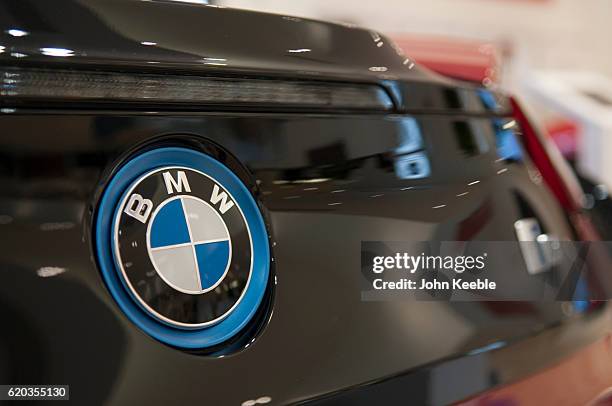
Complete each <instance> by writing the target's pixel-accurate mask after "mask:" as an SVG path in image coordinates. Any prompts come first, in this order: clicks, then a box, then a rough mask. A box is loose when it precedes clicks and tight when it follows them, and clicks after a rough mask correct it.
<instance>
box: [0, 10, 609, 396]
mask: <svg viewBox="0 0 612 406" xmlns="http://www.w3.org/2000/svg"><path fill="white" fill-rule="evenodd" d="M0 29H1V30H2V33H0V46H2V48H0V49H2V52H1V53H0V75H2V80H3V82H2V85H1V86H2V87H1V88H0V89H1V92H2V93H1V98H0V104H1V108H2V110H1V113H0V134H1V135H0V241H1V243H2V244H1V248H0V315H1V317H0V320H1V321H2V323H3V325H4V328H3V329H2V333H0V359H1V360H2V362H1V363H0V383H2V384H68V385H70V392H71V393H70V398H71V400H72V401H73V402H75V403H77V404H90V405H92V404H196V403H198V404H201V403H204V404H212V405H222V404H223V405H224V404H229V405H240V404H243V403H244V402H248V401H255V400H257V399H260V400H261V401H262V403H263V402H271V403H272V404H287V403H293V402H314V403H315V404H338V403H340V404H359V403H370V404H371V403H373V402H377V403H378V402H380V403H379V404H446V403H452V402H457V401H460V400H462V399H465V398H468V397H470V396H474V395H476V394H479V393H481V392H484V391H487V390H489V389H491V388H493V387H496V386H498V385H504V384H507V383H509V382H512V381H516V380H517V379H520V378H523V377H526V376H528V375H530V374H532V373H535V372H537V371H540V370H543V369H544V368H546V367H548V366H550V365H553V364H554V363H555V362H558V361H559V360H561V359H563V358H564V357H566V356H567V355H568V354H571V353H573V352H575V351H577V350H578V349H579V348H582V347H583V346H585V345H587V344H588V343H592V342H595V341H597V340H598V339H600V338H602V337H605V335H606V334H607V332H608V331H609V326H610V313H609V311H608V310H607V307H606V306H598V307H597V308H589V309H588V310H587V311H584V312H576V311H568V306H569V309H571V308H572V305H571V303H570V304H564V303H560V302H532V303H514V302H465V303H451V302H444V301H432V302H421V301H418V302H395V301H389V302H363V301H361V300H360V280H361V278H362V274H361V273H360V272H359V269H360V263H359V261H360V255H359V253H360V243H361V241H373V240H377V241H401V240H419V241H425V240H439V241H445V240H463V241H465V240H490V241H496V240H499V241H505V240H516V235H515V230H514V227H513V224H514V222H515V221H516V220H519V219H521V218H524V217H536V218H538V219H539V221H540V223H541V225H542V228H543V229H545V230H547V232H549V233H550V234H554V235H556V236H559V237H562V238H565V239H572V240H573V239H580V238H584V237H583V235H582V234H581V229H580V228H579V227H578V226H577V224H579V223H580V222H579V221H577V220H576V219H577V218H580V219H582V220H581V221H583V222H584V221H588V219H585V217H584V213H582V212H581V209H579V208H576V207H572V206H571V203H568V202H569V201H570V200H571V198H572V196H571V194H572V192H571V186H569V187H567V188H565V189H563V188H562V189H561V191H556V192H555V191H554V190H552V189H551V188H550V186H549V185H550V183H549V182H548V179H543V177H542V176H540V175H538V173H539V172H538V169H541V168H538V167H537V165H536V163H534V160H533V159H532V158H531V157H530V154H529V151H528V150H527V149H526V148H525V147H522V149H521V154H520V157H517V156H514V157H513V158H512V159H509V158H508V157H504V156H500V155H499V148H498V147H499V145H498V143H497V142H496V141H497V140H498V138H499V137H500V133H501V132H502V131H503V127H504V126H505V125H506V124H508V123H509V122H510V121H512V120H514V119H515V118H516V117H515V115H513V109H512V106H511V103H510V100H509V99H508V98H506V97H505V96H502V95H499V94H496V93H494V92H491V91H488V90H485V89H483V88H479V87H477V86H473V85H469V84H462V83H460V82H453V81H450V80H447V79H443V78H441V77H438V76H436V75H434V74H431V73H429V72H427V71H425V70H423V69H421V68H419V67H418V66H416V65H414V63H413V61H411V60H410V58H409V56H405V55H403V54H402V52H401V51H399V50H398V49H396V48H395V47H394V46H393V44H392V43H390V42H389V41H388V40H387V39H386V38H385V37H384V36H382V35H380V34H379V33H376V32H370V31H367V30H363V29H360V28H355V27H352V26H343V25H336V24H329V23H323V22H318V21H312V20H306V19H301V18H295V17H289V16H283V15H268V14H260V13H254V12H246V11H239V10H230V9H224V8H220V7H213V6H199V5H193V4H183V3H172V2H167V1H117V0H79V1H77V0H58V1H54V2H47V1H33V0H19V1H17V0H2V1H0ZM15 30H16V31H15ZM9 32H12V34H11V33H9ZM14 34H16V35H14ZM22 34H23V35H22ZM92 83H94V84H95V86H90V87H88V84H92ZM211 83H213V84H214V86H216V87H215V89H216V90H215V92H217V93H215V97H211V96H210V95H207V94H200V93H198V92H195V93H194V92H193V91H192V90H193V89H197V88H199V86H200V84H201V85H202V86H208V85H210V84H211ZM100 89H101V90H100ZM248 89H252V91H251V92H250V93H248V92H247V90H248ZM262 89H263V90H262ZM266 92H270V93H269V94H267V93H266ZM517 134H518V133H517ZM517 137H520V135H517ZM155 143H162V144H163V143H171V144H173V145H175V144H180V145H186V146H189V147H191V148H196V149H201V150H204V151H206V152H207V153H210V154H214V155H215V156H217V157H218V158H219V159H221V160H224V162H226V163H227V165H228V166H230V167H232V168H233V169H235V171H236V172H238V173H239V174H240V176H241V178H242V179H243V180H244V181H245V183H247V184H248V185H249V186H250V187H251V190H252V192H253V195H254V197H255V198H256V199H257V201H258V202H259V204H260V206H261V208H262V211H263V213H264V216H265V218H266V221H267V227H268V231H269V233H270V236H271V250H272V256H273V262H272V268H271V269H272V271H273V272H272V277H271V279H270V294H269V296H268V299H267V302H266V303H265V304H264V305H263V307H262V310H261V312H260V314H259V316H258V321H257V323H258V324H257V325H256V326H252V327H251V328H250V330H249V331H248V332H245V333H244V334H245V337H246V338H245V339H237V340H235V341H233V342H232V343H228V344H226V345H220V346H218V347H215V348H214V349H212V350H210V351H184V350H181V349H177V348H173V347H171V346H168V345H165V344H163V343H160V342H158V341H156V340H154V339H153V338H151V337H149V336H148V335H146V334H145V333H143V332H142V331H141V330H140V329H138V328H137V327H136V326H135V325H134V324H133V323H131V321H130V320H128V319H127V318H126V317H125V315H124V314H123V313H122V311H121V310H120V309H119V307H118V306H117V304H116V303H115V301H114V300H113V298H112V296H111V295H110V294H109V291H108V289H107V287H106V286H105V283H104V281H103V279H102V277H101V275H100V272H99V268H98V264H97V258H96V255H95V252H94V251H95V250H94V241H93V237H92V236H93V234H92V225H93V222H94V220H95V215H96V207H97V204H98V199H99V197H100V194H101V193H102V191H103V190H104V187H105V185H106V182H107V181H108V179H109V177H111V176H112V174H113V173H114V172H115V171H116V170H117V168H118V167H119V166H120V165H121V163H122V162H123V161H125V159H127V157H129V156H130V154H132V153H133V152H134V151H136V150H138V149H139V148H144V147H146V146H148V145H152V144H155ZM553 161H554V160H553ZM548 163H549V164H550V163H551V161H549V162H548ZM553 163H554V164H555V165H556V163H555V162H553ZM560 178H561V177H559V179H560ZM559 179H557V180H559ZM474 182H476V183H474ZM547 182H548V183H547ZM468 185H469V186H468ZM466 191H468V192H469V193H466V194H463V193H465V192H466ZM568 191H570V192H568ZM555 193H557V194H555ZM563 193H565V194H564V195H563ZM559 194H561V195H563V196H565V197H562V198H561V199H560V198H559ZM568 196H569V197H568ZM564 198H565V199H566V200H567V201H566V202H565V203H566V204H565V207H564V202H563V199H564ZM580 224H583V223H580ZM559 337H563V339H559ZM247 338H248V339H247ZM517 357H520V359H521V360H522V362H521V367H520V368H516V367H514V366H513V365H514V364H513V363H511V362H510V360H511V359H516V358H517ZM262 399H263V400H262ZM247 404H249V403H247ZM251 404H253V403H251Z"/></svg>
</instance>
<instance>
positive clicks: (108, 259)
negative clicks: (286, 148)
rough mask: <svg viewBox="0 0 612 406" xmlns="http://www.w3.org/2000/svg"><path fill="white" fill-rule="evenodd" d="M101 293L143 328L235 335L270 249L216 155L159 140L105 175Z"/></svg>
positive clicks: (256, 296) (188, 336) (262, 284)
mask: <svg viewBox="0 0 612 406" xmlns="http://www.w3.org/2000/svg"><path fill="white" fill-rule="evenodd" d="M96 235H97V238H98V239H97V244H96V245H97V252H98V256H99V258H98V259H99V261H100V263H101V268H102V271H103V276H104V279H105V282H106V283H107V285H108V287H109V289H110V290H111V293H112V294H113V296H114V297H115V299H116V300H117V302H118V303H119V305H120V306H121V308H122V309H123V311H124V312H125V313H126V314H127V316H128V317H129V318H130V319H131V320H132V321H134V322H135V323H136V324H138V325H139V326H140V327H141V328H142V329H143V330H144V331H145V332H147V333H149V334H150V335H152V336H153V337H155V338H157V339H158V340H161V341H164V342H166V343H168V344H171V345H174V346H179V347H185V348H206V347H211V346H214V345H217V344H219V343H221V342H223V341H226V340H228V339H230V338H231V337H233V336H234V335H236V334H237V333H238V332H239V331H240V330H242V329H243V328H244V327H245V326H246V325H247V324H248V322H249V321H250V320H251V319H252V317H253V315H254V314H255V312H256V311H257V308H258V306H259V304H260V303H261V301H262V298H263V296H264V294H265V292H266V286H267V281H268V276H269V261H270V253H269V247H268V237H267V232H266V228H265V226H264V222H263V219H262V216H261V213H260V211H259V208H258V206H257V204H256V202H255V200H254V199H253V197H252V196H251V194H250V192H249V190H248V189H247V188H246V186H245V185H244V183H243V182H242V181H241V180H240V179H239V178H238V177H237V176H236V175H235V174H234V173H233V172H232V171H231V170H230V169H229V168H228V167H226V166H225V165H224V164H222V163H221V162H219V161H218V160H216V159H215V158H213V157H211V156H209V155H206V154H204V153H201V152H199V151H196V150H192V149H187V148H182V147H165V148H158V149H153V150H150V151H148V152H144V153H142V154H140V155H137V156H136V157H134V158H132V159H130V160H129V161H128V162H127V163H125V164H124V165H123V166H122V167H121V168H120V169H119V170H118V171H117V173H116V174H115V175H114V176H113V177H112V179H111V180H110V182H109V183H108V186H107V188H106V190H105V191H104V193H103V196H102V198H101V203H100V206H99V208H98V216H97V221H96Z"/></svg>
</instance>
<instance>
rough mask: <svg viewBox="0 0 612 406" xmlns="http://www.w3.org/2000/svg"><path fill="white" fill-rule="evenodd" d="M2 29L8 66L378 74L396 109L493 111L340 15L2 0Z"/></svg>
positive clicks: (120, 0)
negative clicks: (319, 17) (324, 18)
mask: <svg viewBox="0 0 612 406" xmlns="http://www.w3.org/2000/svg"><path fill="white" fill-rule="evenodd" d="M0 29H1V31H2V32H1V33H0V46H2V47H4V48H2V51H3V52H0V63H2V64H3V65H7V66H37V67H40V66H42V67H51V66H56V67H70V68H84V69H94V68H95V69H103V70H115V71H136V72H155V73H164V74H170V73H185V74H190V75H216V76H218V75H224V76H228V75H234V76H240V77H266V78H291V79H301V80H314V81H321V80H323V81H328V82H333V81H341V82H355V83H360V82H361V83H376V84H379V85H381V86H383V87H384V88H386V89H387V91H388V92H389V93H390V94H391V95H392V96H393V98H394V100H395V102H396V107H397V109H398V111H410V110H417V111H418V110H423V109H427V110H458V111H462V110H465V111H472V112H480V113H485V112H486V110H487V109H485V108H484V107H483V106H482V104H481V103H478V101H477V95H476V91H475V88H474V87H473V86H471V85H468V84H463V85H462V84H459V83H454V82H451V81H449V80H447V79H444V78H442V77H440V76H437V75H434V74H432V73H430V72H429V71H426V70H422V69H421V68H419V67H418V65H416V64H414V63H413V61H411V60H410V58H409V57H408V56H405V55H404V54H403V52H402V51H401V50H400V49H399V48H398V47H396V46H395V45H394V44H393V43H392V42H391V41H390V40H388V39H387V38H385V37H384V36H382V35H381V34H379V33H377V32H374V31H368V30H365V29H361V28H357V27H352V26H346V25H340V24H331V23H326V22H321V21H314V20H309V19H302V18H296V17H291V16H283V15H274V14H263V13H256V12H250V11H245V10H233V9H223V8H218V7H216V6H201V5H193V4H185V3H176V2H174V3H171V2H165V1H137V0H81V1H75V0H58V1H54V2H44V1H33V0H3V1H1V2H0ZM12 29H13V30H14V29H18V30H20V31H23V32H24V33H25V35H22V36H13V35H10V34H9V32H11V31H10V30H12ZM474 102H476V103H474ZM500 107H501V108H502V109H504V108H505V107H506V106H500ZM506 110H507V109H506Z"/></svg>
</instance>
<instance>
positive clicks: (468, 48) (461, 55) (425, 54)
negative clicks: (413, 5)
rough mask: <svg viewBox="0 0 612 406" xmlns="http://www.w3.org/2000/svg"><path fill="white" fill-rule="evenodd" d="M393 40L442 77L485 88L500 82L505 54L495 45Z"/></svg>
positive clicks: (406, 36)
mask: <svg viewBox="0 0 612 406" xmlns="http://www.w3.org/2000/svg"><path fill="white" fill-rule="evenodd" d="M391 37H392V38H393V40H394V41H395V43H396V44H397V45H398V46H399V47H400V48H401V49H402V50H403V51H404V52H405V53H406V55H407V56H408V57H409V58H410V59H412V60H414V61H416V62H417V63H419V64H420V65H423V66H425V67H427V68H429V69H431V70H433V71H434V72H437V73H439V74H441V75H444V76H449V77H452V78H455V79H460V80H465V81H470V82H478V83H482V84H485V85H489V84H492V83H496V82H497V81H498V79H499V68H500V63H501V52H500V50H498V49H497V47H496V46H495V45H494V44H493V43H490V42H482V41H476V40H468V39H458V38H447V37H439V36H424V35H411V34H398V35H392V36H391Z"/></svg>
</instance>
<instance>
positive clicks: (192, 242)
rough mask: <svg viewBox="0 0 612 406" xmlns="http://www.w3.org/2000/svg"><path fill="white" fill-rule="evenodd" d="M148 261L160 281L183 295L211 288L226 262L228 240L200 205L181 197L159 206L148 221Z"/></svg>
mask: <svg viewBox="0 0 612 406" xmlns="http://www.w3.org/2000/svg"><path fill="white" fill-rule="evenodd" d="M149 233H150V234H149V252H150V255H151V261H152V262H153V264H154V265H155V269H156V271H157V272H158V273H159V274H160V275H161V277H162V279H164V280H165V281H166V282H168V283H169V284H170V285H171V286H172V287H173V288H175V289H177V290H179V291H182V292H186V293H193V294H197V293H201V292H202V291H204V290H207V289H210V288H211V287H213V286H215V285H216V284H217V282H218V281H219V280H220V279H221V278H222V277H223V275H224V274H225V270H226V268H227V265H228V262H229V261H230V237H229V234H228V231H227V228H226V227H225V224H224V223H223V220H222V219H221V217H220V216H219V214H217V212H216V211H215V210H214V209H213V208H212V207H210V206H209V205H208V204H207V203H205V202H204V201H202V200H200V199H197V198H194V197H191V196H181V197H178V198H175V199H169V200H167V201H166V202H164V203H163V204H162V206H161V207H160V208H159V210H157V213H156V214H155V216H154V217H153V219H152V220H151V225H150V231H149Z"/></svg>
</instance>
